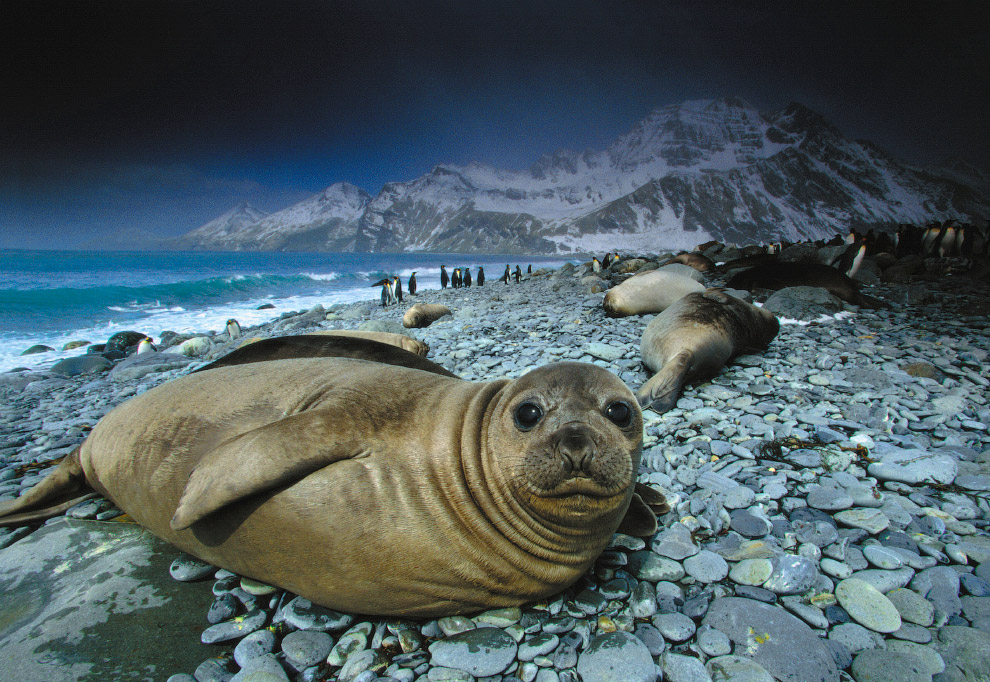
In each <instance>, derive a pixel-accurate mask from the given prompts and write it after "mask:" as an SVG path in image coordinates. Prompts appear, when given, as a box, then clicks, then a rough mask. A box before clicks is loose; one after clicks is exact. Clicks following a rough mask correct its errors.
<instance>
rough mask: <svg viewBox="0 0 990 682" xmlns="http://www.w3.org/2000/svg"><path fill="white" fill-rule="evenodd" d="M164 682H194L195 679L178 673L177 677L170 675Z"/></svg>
mask: <svg viewBox="0 0 990 682" xmlns="http://www.w3.org/2000/svg"><path fill="white" fill-rule="evenodd" d="M165 682H196V678H195V677H193V676H192V675H190V674H189V673H179V674H178V675H172V676H171V677H169V678H168V679H167V680H165Z"/></svg>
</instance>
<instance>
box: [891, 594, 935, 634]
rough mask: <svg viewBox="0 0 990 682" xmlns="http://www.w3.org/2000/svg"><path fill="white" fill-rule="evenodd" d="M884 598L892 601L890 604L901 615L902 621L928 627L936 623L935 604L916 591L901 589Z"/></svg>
mask: <svg viewBox="0 0 990 682" xmlns="http://www.w3.org/2000/svg"><path fill="white" fill-rule="evenodd" d="M884 596H886V597H887V599H889V600H890V603H891V604H893V605H894V608H896V609H897V612H898V613H899V614H901V619H902V620H904V621H907V622H908V623H915V624H916V625H921V626H922V627H928V626H930V625H931V624H932V623H933V622H934V621H935V606H934V604H932V603H931V602H930V601H928V600H927V599H925V598H924V597H922V596H921V595H920V594H918V593H917V592H915V591H914V590H909V589H907V588H906V587H899V588H897V589H896V590H891V591H890V592H887V593H886V595H884Z"/></svg>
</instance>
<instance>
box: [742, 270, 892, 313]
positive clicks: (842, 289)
mask: <svg viewBox="0 0 990 682" xmlns="http://www.w3.org/2000/svg"><path fill="white" fill-rule="evenodd" d="M726 286H727V287H728V288H730V289H744V290H746V291H752V290H753V289H757V288H759V289H773V290H777V289H784V288H786V287H800V286H805V287H820V288H822V289H826V290H828V292H829V293H830V294H832V295H833V296H836V297H838V298H841V299H842V300H843V301H845V302H846V303H851V304H853V305H858V306H861V307H863V308H873V309H877V308H884V307H886V304H885V303H884V302H883V301H881V300H880V299H877V298H873V297H872V296H867V295H866V294H862V293H860V291H859V284H857V283H856V280H854V279H851V278H849V277H846V275H844V274H843V273H841V272H839V271H838V270H836V269H835V268H833V267H831V266H829V265H823V264H821V263H781V262H776V263H768V264H766V265H758V266H756V267H755V268H750V269H749V270H744V271H743V272H740V273H738V274H736V275H733V276H732V278H731V279H729V281H728V283H726Z"/></svg>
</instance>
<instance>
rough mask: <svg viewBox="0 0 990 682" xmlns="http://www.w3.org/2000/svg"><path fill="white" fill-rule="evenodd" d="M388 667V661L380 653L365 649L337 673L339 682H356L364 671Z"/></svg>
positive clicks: (349, 659)
mask: <svg viewBox="0 0 990 682" xmlns="http://www.w3.org/2000/svg"><path fill="white" fill-rule="evenodd" d="M386 665H387V660H386V659H385V656H384V655H383V654H382V653H381V652H379V651H374V650H371V649H365V650H364V651H358V652H355V653H354V654H353V655H352V656H351V657H350V658H348V659H347V662H346V663H344V667H342V668H341V669H340V672H339V673H337V682H355V679H356V678H357V677H358V676H359V675H361V674H362V673H363V672H364V671H366V670H374V669H378V668H381V669H382V670H384V668H385V666H386ZM366 677H367V676H366ZM372 679H374V678H372Z"/></svg>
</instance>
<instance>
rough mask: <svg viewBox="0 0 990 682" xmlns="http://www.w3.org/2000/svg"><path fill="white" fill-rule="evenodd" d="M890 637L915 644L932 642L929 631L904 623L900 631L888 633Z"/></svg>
mask: <svg viewBox="0 0 990 682" xmlns="http://www.w3.org/2000/svg"><path fill="white" fill-rule="evenodd" d="M890 636H891V637H896V638H897V639H903V640H905V641H908V642H916V643H917V644H928V643H929V642H930V641H932V633H931V630H929V629H928V628H926V627H922V626H920V625H915V624H914V623H904V624H903V625H902V626H901V629H900V630H898V631H897V632H892V633H890Z"/></svg>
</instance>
